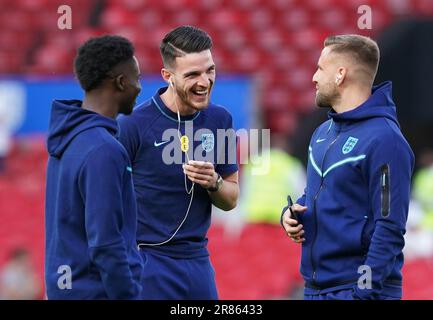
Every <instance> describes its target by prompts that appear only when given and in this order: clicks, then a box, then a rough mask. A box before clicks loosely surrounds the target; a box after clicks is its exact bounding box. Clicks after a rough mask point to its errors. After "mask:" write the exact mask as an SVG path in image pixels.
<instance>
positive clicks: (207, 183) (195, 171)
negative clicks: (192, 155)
mask: <svg viewBox="0 0 433 320" xmlns="http://www.w3.org/2000/svg"><path fill="white" fill-rule="evenodd" d="M183 172H184V173H185V174H186V175H187V177H188V179H189V180H191V181H192V182H195V183H198V184H199V185H201V186H202V187H203V188H205V189H208V188H211V187H214V186H215V185H216V182H217V179H218V174H217V173H216V172H215V168H214V166H213V164H212V163H210V162H205V161H195V160H190V161H188V163H187V164H184V165H183Z"/></svg>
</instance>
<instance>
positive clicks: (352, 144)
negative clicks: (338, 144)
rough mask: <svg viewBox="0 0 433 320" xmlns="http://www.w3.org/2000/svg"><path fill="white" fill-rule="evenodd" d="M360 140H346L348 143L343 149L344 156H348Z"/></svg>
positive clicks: (350, 138) (352, 138)
mask: <svg viewBox="0 0 433 320" xmlns="http://www.w3.org/2000/svg"><path fill="white" fill-rule="evenodd" d="M358 140H359V139H358V138H354V137H349V138H347V140H346V143H345V144H344V145H343V148H342V150H341V151H343V154H348V153H349V152H350V151H352V150H353V148H355V145H356V143H357V142H358Z"/></svg>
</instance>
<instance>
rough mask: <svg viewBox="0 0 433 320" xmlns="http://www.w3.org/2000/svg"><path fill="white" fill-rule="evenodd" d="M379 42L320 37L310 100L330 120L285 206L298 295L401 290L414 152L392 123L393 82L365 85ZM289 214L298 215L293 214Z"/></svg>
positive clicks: (391, 295) (392, 294)
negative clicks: (298, 255)
mask: <svg viewBox="0 0 433 320" xmlns="http://www.w3.org/2000/svg"><path fill="white" fill-rule="evenodd" d="M378 64H379V48H378V46H377V44H376V42H374V41H373V40H371V39H370V38H367V37H363V36H359V35H340V36H331V37H328V38H327V39H326V40H325V42H324V49H323V51H322V53H321V56H320V59H319V62H318V65H317V68H318V69H317V71H316V73H315V74H314V76H313V82H314V84H315V85H316V89H317V91H316V103H317V105H318V106H319V107H321V108H330V109H331V110H330V111H329V118H330V119H329V120H328V121H326V122H325V123H323V124H322V125H321V126H319V127H318V128H317V129H316V130H315V132H314V133H313V136H312V138H311V141H310V145H309V160H308V168H307V186H306V188H305V193H304V195H303V196H302V197H301V198H300V199H298V201H297V203H296V204H295V205H293V206H292V207H291V208H290V209H291V210H292V211H294V213H295V216H296V217H297V219H298V220H295V219H294V216H292V215H291V212H290V210H289V209H288V208H287V207H286V208H285V209H283V216H282V224H283V227H284V229H285V230H286V232H287V234H288V236H289V237H290V238H291V239H292V240H293V241H295V242H296V243H302V261H301V273H302V275H303V277H304V280H305V290H304V297H305V299H313V300H317V299H318V300H326V299H401V296H402V273H401V269H402V266H403V253H402V250H403V247H404V238H403V236H404V234H405V228H406V221H407V214H408V205H409V194H410V183H411V176H412V171H413V165H414V155H413V152H412V150H411V148H410V146H409V145H408V143H407V142H406V140H405V138H404V137H403V135H402V133H401V132H400V127H399V124H398V121H397V115H396V107H395V104H394V102H393V101H392V92H391V90H392V86H391V82H385V83H382V84H380V85H378V86H373V81H374V78H375V75H376V72H377V68H378ZM296 213H297V215H296Z"/></svg>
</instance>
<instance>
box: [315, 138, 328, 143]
mask: <svg viewBox="0 0 433 320" xmlns="http://www.w3.org/2000/svg"><path fill="white" fill-rule="evenodd" d="M325 140H326V139H317V140H316V142H317V143H319V142H322V141H325Z"/></svg>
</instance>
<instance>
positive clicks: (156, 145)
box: [153, 140, 170, 147]
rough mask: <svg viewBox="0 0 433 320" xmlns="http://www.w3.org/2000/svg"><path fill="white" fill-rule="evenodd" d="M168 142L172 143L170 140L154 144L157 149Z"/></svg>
mask: <svg viewBox="0 0 433 320" xmlns="http://www.w3.org/2000/svg"><path fill="white" fill-rule="evenodd" d="M167 142H170V141H169V140H168V141H162V142H156V141H155V142H154V143H153V145H154V146H155V147H159V146H162V145H163V144H166V143H167Z"/></svg>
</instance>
